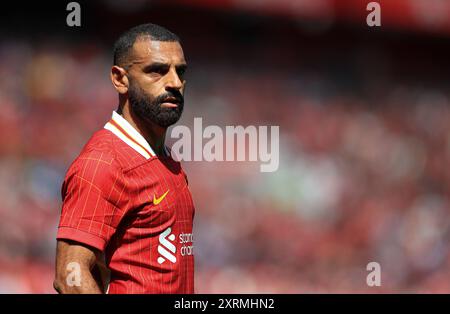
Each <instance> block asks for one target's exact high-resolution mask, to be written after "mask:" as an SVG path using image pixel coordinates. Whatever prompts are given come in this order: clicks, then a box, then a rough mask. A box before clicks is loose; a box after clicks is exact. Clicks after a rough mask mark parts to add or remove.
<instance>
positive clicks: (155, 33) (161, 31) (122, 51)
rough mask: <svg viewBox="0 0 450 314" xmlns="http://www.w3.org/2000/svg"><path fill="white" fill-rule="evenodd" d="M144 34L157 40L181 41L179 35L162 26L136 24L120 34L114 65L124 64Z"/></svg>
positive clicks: (115, 45) (115, 46)
mask: <svg viewBox="0 0 450 314" xmlns="http://www.w3.org/2000/svg"><path fill="white" fill-rule="evenodd" d="M142 36H149V37H150V39H152V40H156V41H172V42H173V41H177V42H180V38H178V36H177V35H175V34H174V33H172V32H171V31H169V30H168V29H166V28H164V27H162V26H159V25H156V24H152V23H147V24H141V25H138V26H135V27H133V28H131V29H129V30H127V31H126V32H125V33H123V34H122V35H120V37H119V38H118V39H117V40H116V42H115V43H114V60H113V62H114V65H118V66H123V65H124V63H125V62H126V61H127V59H128V57H129V55H130V51H131V48H132V47H133V45H134V43H135V42H136V40H137V39H139V38H140V37H142Z"/></svg>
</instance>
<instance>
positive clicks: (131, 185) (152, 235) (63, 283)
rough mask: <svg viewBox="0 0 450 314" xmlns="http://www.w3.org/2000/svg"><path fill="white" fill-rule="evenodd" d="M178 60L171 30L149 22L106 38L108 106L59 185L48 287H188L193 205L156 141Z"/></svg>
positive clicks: (173, 110) (181, 61)
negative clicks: (112, 92) (109, 45)
mask: <svg viewBox="0 0 450 314" xmlns="http://www.w3.org/2000/svg"><path fill="white" fill-rule="evenodd" d="M186 66H187V65H186V61H185V58H184V55H183V50H182V48H181V45H180V41H179V39H178V37H177V36H176V35H175V34H173V33H171V32H169V31H168V30H167V29H165V28H163V27H160V26H158V25H154V24H144V25H139V26H137V27H134V28H132V29H130V30H129V31H127V32H126V33H124V34H123V35H122V36H121V37H120V38H119V39H118V40H117V42H116V43H115V45H114V65H113V67H112V69H111V81H112V83H113V85H114V87H115V89H116V90H117V92H118V93H119V106H118V109H117V111H115V112H113V115H112V118H111V120H110V121H109V122H108V123H106V125H105V126H104V128H103V129H102V130H100V131H97V132H96V133H95V134H94V135H93V136H92V137H91V139H90V140H89V141H88V143H87V144H86V145H85V146H84V148H83V150H82V151H81V153H80V155H79V156H78V157H77V158H76V159H75V161H74V162H73V163H72V165H71V166H70V168H69V170H68V172H67V174H66V178H65V180H64V183H63V186H62V197H63V206H62V214H61V219H60V223H59V228H58V234H57V253H56V276H55V281H54V287H55V289H56V290H57V291H58V292H60V293H103V292H107V293H193V292H194V257H193V255H192V249H193V243H192V241H193V237H192V223H193V218H194V211H195V210H194V205H193V201H192V198H191V193H190V191H189V188H188V185H187V179H186V175H185V173H184V172H183V170H182V168H181V166H180V163H179V162H176V161H174V160H173V159H172V158H171V156H170V150H169V149H168V148H167V147H166V146H165V145H164V140H165V135H166V130H167V128H168V127H169V126H170V125H172V124H174V123H176V122H177V121H178V120H179V119H180V117H181V113H182V111H183V105H184V100H183V94H184V87H185V80H184V72H185V71H186ZM93 110H95V108H93ZM105 270H107V271H108V272H109V280H105V277H106V276H105Z"/></svg>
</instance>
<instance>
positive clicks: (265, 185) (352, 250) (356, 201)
mask: <svg viewBox="0 0 450 314" xmlns="http://www.w3.org/2000/svg"><path fill="white" fill-rule="evenodd" d="M136 2H137V3H141V2H142V1H136ZM175 2H177V3H183V4H182V5H179V6H177V5H167V4H166V5H162V4H160V3H159V2H155V1H154V2H152V6H148V7H145V10H144V9H142V11H139V13H137V12H127V13H123V15H121V13H120V12H121V11H120V10H121V9H122V7H121V8H116V9H115V10H116V13H115V14H116V15H114V16H115V17H118V16H119V17H122V19H121V20H120V21H119V22H118V23H115V22H114V21H115V20H114V19H113V18H111V19H106V18H105V19H104V20H102V21H103V22H102V23H100V24H105V25H106V26H99V29H96V30H93V31H89V30H88V31H87V33H88V34H89V32H92V34H90V35H89V36H84V35H83V36H75V37H76V39H72V38H71V37H70V36H68V37H67V36H66V37H65V36H64V34H61V32H59V33H58V34H54V35H53V34H51V29H49V26H45V23H44V26H41V27H43V29H45V27H47V29H46V32H45V33H46V37H45V40H44V39H42V37H39V40H37V39H36V38H33V34H32V33H27V32H23V33H21V34H22V35H21V36H17V37H15V36H13V31H10V32H9V34H8V35H5V36H4V37H3V38H2V39H1V41H0V104H1V110H0V133H1V134H2V135H1V137H0V196H1V200H2V202H1V205H0V293H53V288H52V280H53V268H54V251H55V244H56V241H55V235H56V227H57V224H58V218H59V213H60V206H61V196H60V188H61V183H62V179H63V177H64V174H65V171H66V170H67V168H68V166H69V165H70V163H71V161H72V160H73V159H74V158H75V157H76V155H77V154H78V152H79V151H80V149H81V147H82V146H83V144H84V143H85V142H86V140H87V139H88V138H89V137H90V135H91V134H92V133H93V132H94V131H95V130H97V129H98V128H101V127H102V126H103V124H104V123H105V122H106V121H107V119H109V117H110V114H111V111H112V110H113V109H115V108H116V105H117V98H116V97H117V96H116V95H115V93H114V90H113V88H112V86H111V83H110V82H109V68H110V65H111V59H112V56H111V48H110V43H111V40H113V39H114V38H115V37H116V36H117V34H118V33H117V32H118V31H120V30H121V27H122V29H125V28H127V27H128V26H131V25H134V24H137V23H141V22H144V21H152V22H155V23H159V24H162V25H166V26H168V27H169V28H170V29H171V30H173V31H174V32H176V33H179V34H180V36H181V38H182V40H183V44H184V47H185V53H186V55H187V58H188V61H189V63H190V65H189V66H190V68H189V73H188V90H187V95H186V106H185V113H184V116H183V118H182V120H181V122H180V123H181V124H184V125H187V126H192V123H193V118H194V117H203V119H204V124H215V125H219V126H225V125H279V126H280V137H281V142H280V157H281V161H280V168H279V170H278V171H277V172H275V173H259V172H258V165H257V164H255V163H241V162H222V163H220V162H216V163H207V162H186V163H184V167H185V168H186V172H187V173H188V175H189V183H190V186H191V191H192V192H193V196H194V200H195V203H196V221H195V255H196V291H197V292H199V293H228V292H230V293H250V292H252V293H316V292H339V293H346V292H357V293H360V292H364V293H365V292H367V293H380V292H446V293H450V281H449V278H450V251H449V241H450V199H449V196H450V171H449V170H448V169H447V167H448V165H449V164H450V87H449V86H450V85H449V84H450V71H449V69H450V60H449V59H448V55H449V53H450V44H449V43H450V39H449V37H448V33H446V32H441V33H439V32H435V33H428V32H423V30H421V29H419V28H417V32H415V31H412V30H405V29H403V30H402V29H399V30H396V29H395V27H394V28H388V29H384V28H382V29H381V30H372V31H369V30H368V28H367V27H365V26H364V25H360V24H358V23H355V21H354V20H353V23H355V24H352V22H350V21H351V19H350V20H348V21H347V20H346V18H345V15H342V16H341V20H342V21H338V22H333V23H329V22H326V23H324V22H323V19H321V18H317V19H316V17H315V15H311V16H310V17H309V18H308V17H298V18H292V17H285V16H268V15H265V14H262V13H261V12H258V13H249V11H248V10H247V11H245V13H243V12H240V11H238V8H239V6H237V5H236V6H234V7H228V8H227V9H226V10H225V9H217V8H211V7H209V6H202V3H203V2H206V1H203V2H202V1H198V2H197V3H196V4H195V5H194V6H190V4H189V3H191V4H192V3H194V2H195V1H175ZM284 2H286V1H284ZM303 2H305V1H303ZM319 2H322V3H326V1H319ZM392 2H394V1H392ZM142 3H144V2H142ZM223 3H228V2H227V1H223ZM224 8H225V4H224ZM110 10H112V9H110ZM341 10H343V9H341ZM111 12H112V11H111ZM118 12H119V13H118ZM168 12H170V14H169V13H168ZM205 13H207V14H205ZM90 14H91V16H90V19H91V20H90V21H92V20H95V18H98V19H99V20H100V19H101V18H102V17H103V16H107V14H106V13H104V12H103V13H102V12H97V13H95V14H94V13H90ZM186 15H187V16H186ZM109 16H112V13H111V15H109ZM169 17H173V19H172V18H169ZM200 17H201V18H200ZM364 19H365V18H363V19H361V20H362V21H363V20H364ZM47 23H49V22H47ZM87 23H89V20H88V21H87ZM91 25H92V24H91ZM394 26H395V25H394ZM108 27H109V28H110V29H112V30H113V31H111V30H109V31H108V30H107V28H108ZM18 32H19V31H18ZM96 32H97V33H96ZM102 32H104V34H108V36H105V38H106V39H105V38H102V39H98V38H99V37H96V36H97V35H98V34H99V33H100V34H103V33H102ZM371 261H376V262H379V263H380V264H381V267H382V286H381V287H378V288H370V287H368V286H367V285H366V275H367V271H366V265H367V263H369V262H371Z"/></svg>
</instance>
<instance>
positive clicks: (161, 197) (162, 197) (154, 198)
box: [153, 190, 169, 205]
mask: <svg viewBox="0 0 450 314" xmlns="http://www.w3.org/2000/svg"><path fill="white" fill-rule="evenodd" d="M167 193H169V190H167V192H166V193H164V194H163V195H161V196H160V197H158V198H156V196H155V194H153V205H158V204H159V203H161V201H162V200H163V199H164V197H166V195H167Z"/></svg>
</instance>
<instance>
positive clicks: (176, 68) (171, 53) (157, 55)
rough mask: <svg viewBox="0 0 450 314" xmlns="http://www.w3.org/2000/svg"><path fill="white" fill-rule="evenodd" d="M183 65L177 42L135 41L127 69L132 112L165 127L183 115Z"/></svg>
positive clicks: (184, 63) (146, 39)
mask: <svg viewBox="0 0 450 314" xmlns="http://www.w3.org/2000/svg"><path fill="white" fill-rule="evenodd" d="M186 66H187V65H186V61H185V59H184V54H183V50H182V48H181V45H180V43H178V42H163V41H153V40H151V39H149V38H148V37H143V38H140V39H138V40H137V41H136V42H135V43H134V46H133V52H132V54H131V57H130V65H129V67H128V73H129V75H128V79H129V87H128V99H129V102H130V109H131V110H132V111H133V113H134V114H136V115H137V116H138V117H139V118H141V119H143V120H146V121H151V122H153V123H155V124H156V125H159V126H161V127H165V128H166V127H168V126H170V125H172V124H174V123H176V122H177V121H178V120H179V119H180V117H181V113H182V112H183V106H184V97H183V95H184V86H185V83H186V81H185V80H184V72H185V70H186Z"/></svg>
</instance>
